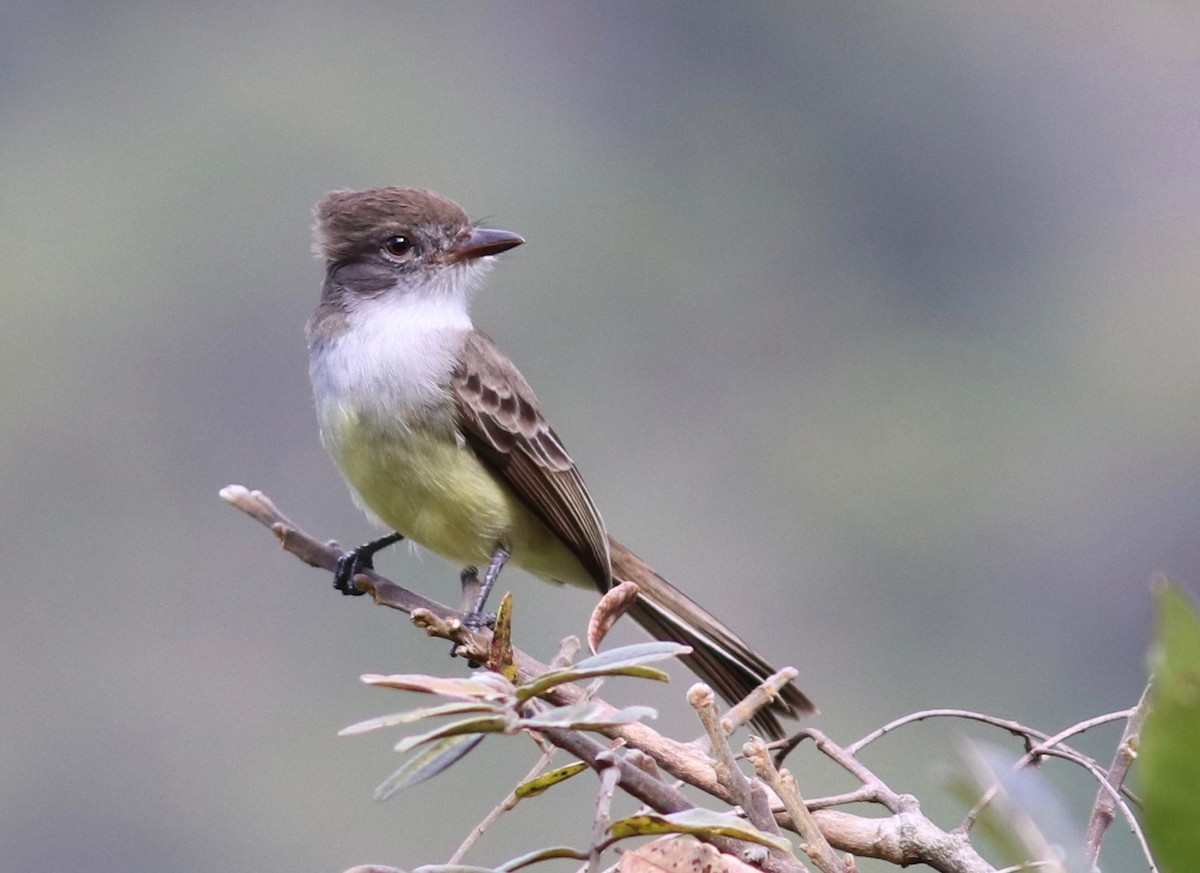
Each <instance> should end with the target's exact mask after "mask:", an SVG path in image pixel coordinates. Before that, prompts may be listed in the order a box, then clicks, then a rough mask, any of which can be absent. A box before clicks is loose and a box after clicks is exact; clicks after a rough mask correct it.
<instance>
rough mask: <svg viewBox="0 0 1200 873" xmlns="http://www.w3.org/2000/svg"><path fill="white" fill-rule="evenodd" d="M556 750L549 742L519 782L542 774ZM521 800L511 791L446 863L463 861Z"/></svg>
mask: <svg viewBox="0 0 1200 873" xmlns="http://www.w3.org/2000/svg"><path fill="white" fill-rule="evenodd" d="M555 751H556V749H555V748H554V746H551V745H548V744H547V745H546V746H545V748H543V749H542V754H541V756H539V757H538V760H537V763H536V764H534V765H533V768H532V769H531V770H530V771H529V772H528V773H527V774H525V778H523V779H522V780H521V782H520V783H518V784H523V783H525V782H528V781H529V780H530V779H534V778H536V777H537V776H538V775H540V774H541V772H542V771H543V770H545V769H546V766H547V765H548V764H549V763H550V759H551V758H553V757H554V753H555ZM520 800H521V798H519V797H517V793H516V791H510V792H509V794H508V797H506V798H504V799H503V800H502V801H500V803H499V804H497V806H496V807H495V809H493V810H492V811H491V812H489V813H488V814H487V815H486V816H484V819H483V821H481V822H480V823H479V824H477V825H475V827H474V828H472V830H471V833H469V834H468V835H467V838H466V839H465V840H463V842H462V845H461V846H459V847H458V849H457V850H455V852H454V854H453V855H451V856H450V860H449V861H447V862H446V863H447V864H457V863H459V862H460V861H462V859H463V857H464V856H465V855H466V854H467V852H469V851H470V850H471V847H472V846H474V845H475V844H476V843H477V842H479V838H480V837H482V836H483V835H484V834H485V833H487V829H488V828H490V827H491V826H492V825H494V824H495V823H496V822H497V821H498V820H499V819H500V816H502V815H504V813H506V812H508V811H509V810H511V809H512V808H513V807H514V806H516V805H517V804H518V803H519V802H520Z"/></svg>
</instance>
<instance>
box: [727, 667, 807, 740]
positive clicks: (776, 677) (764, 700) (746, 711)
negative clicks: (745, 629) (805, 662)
mask: <svg viewBox="0 0 1200 873" xmlns="http://www.w3.org/2000/svg"><path fill="white" fill-rule="evenodd" d="M799 675H800V671H799V670H797V669H796V668H795V667H784V668H783V669H782V670H779V671H777V672H775V673H772V674H771V675H770V676H768V677H767V678H766V679H764V680H763V681H762V682H760V683H759V684H758V686H757V687H756V688H755V689H754V690H753V691H751V692H750V693H749V694H747V695H746V696H745V697H744V698H742V699H741V700H739V701H738V702H737V704H736V705H735V706H733V707H730V709H729V711H728V712H726V713H725V715H724V717H723V718H722V719H721V721H722V722H724V723H725V733H726V734H732V733H733V732H734V731H736V730H737V729H738V728H740V727H742V726H744V725H747V724H749V723H750V722H751V720H753V718H754V716H755V715H757V714H758V712H759V710H761V709H763V708H764V707H766V706H770V704H771V703H772V702H773V701H774V700H775V699H776V698H777V697H779V692H781V691H782V690H783V689H784V686H786V685H787V684H788V683H789V682H791V681H792V680H793V679H795V678H796V677H798V676H799Z"/></svg>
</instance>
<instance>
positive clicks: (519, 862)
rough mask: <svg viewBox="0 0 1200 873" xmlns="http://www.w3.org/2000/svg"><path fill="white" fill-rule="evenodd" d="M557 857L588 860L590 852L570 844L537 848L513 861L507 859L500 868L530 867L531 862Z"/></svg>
mask: <svg viewBox="0 0 1200 873" xmlns="http://www.w3.org/2000/svg"><path fill="white" fill-rule="evenodd" d="M555 858H568V859H570V860H572V861H586V860H587V859H588V853H587V852H581V851H579V850H578V849H572V848H571V847H570V846H552V847H550V848H548V849H537V850H535V851H532V852H529V853H527V854H525V855H520V856H518V857H516V858H513V859H512V860H511V861H505V862H504V863H503V864H501V865H500V869H501V870H505V871H512V870H520V869H521V868H522V867H528V866H529V865H530V864H537V863H539V862H541V861H552V860H554V859H555Z"/></svg>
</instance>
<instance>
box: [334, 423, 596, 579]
mask: <svg viewBox="0 0 1200 873" xmlns="http://www.w3.org/2000/svg"><path fill="white" fill-rule="evenodd" d="M327 424H329V425H331V426H329V427H324V428H323V429H322V430H323V433H324V436H325V441H326V445H327V446H328V448H329V450H330V453H331V454H332V456H333V459H334V461H335V463H336V464H337V465H338V468H339V469H340V470H341V472H342V475H343V476H345V477H346V480H347V481H348V482H349V483H350V485H351V487H352V488H353V489H354V490H355V492H357V495H358V497H359V499H360V500H361V501H362V503H363V505H364V506H365V507H366V508H367V509H368V510H370V511H371V512H372V513H374V514H375V515H376V516H377V517H378V518H379V519H380V520H381V521H382V522H383V523H384V524H385V525H387V526H388V527H390V528H392V529H393V530H395V531H398V532H399V533H401V534H403V535H404V536H405V537H406V538H408V539H410V540H412V541H413V542H415V543H417V544H418V545H421V546H424V547H425V548H427V549H429V550H431V551H433V552H436V553H438V554H439V555H442V556H443V557H446V558H448V559H449V560H451V561H453V562H454V563H455V564H457V565H459V566H460V567H464V566H474V567H486V566H487V565H488V563H489V561H490V560H491V558H492V555H493V553H494V552H495V550H496V547H497V546H503V547H504V548H505V549H507V550H508V552H509V553H510V555H511V561H512V562H513V563H515V564H517V565H518V566H520V567H523V568H524V569H526V570H528V571H529V572H531V573H533V574H534V575H536V576H540V577H541V578H543V579H547V580H550V581H555V582H568V583H572V584H577V585H585V586H591V585H592V584H594V583H593V582H592V580H591V577H590V576H589V575H588V573H587V572H586V571H585V570H584V569H583V566H582V565H581V564H580V563H579V561H578V560H577V559H576V558H575V556H574V555H573V554H571V552H570V551H569V550H568V549H567V548H566V547H565V546H563V545H562V543H561V541H560V540H559V539H558V538H557V537H555V536H554V535H553V534H552V533H550V531H549V530H548V529H547V528H546V526H545V525H544V524H542V522H541V520H540V519H539V518H538V517H537V516H536V515H534V514H533V512H532V511H530V510H529V508H528V507H526V505H525V504H524V503H522V502H521V500H520V499H519V498H518V497H517V496H516V495H514V494H513V493H512V491H511V490H509V488H508V487H507V486H506V485H505V484H504V482H503V480H502V479H501V478H500V477H499V476H498V475H497V474H496V473H494V472H493V471H492V470H491V469H490V468H489V467H487V466H486V465H485V464H484V463H483V461H481V460H480V458H479V456H478V455H476V453H475V452H474V450H472V449H471V448H470V447H469V446H467V445H465V444H464V443H463V442H462V441H461V439H459V438H458V437H457V434H456V433H455V432H454V431H453V430H452V429H442V428H418V429H399V428H390V429H386V430H385V429H381V428H379V427H377V426H371V425H370V424H368V423H367V422H365V421H363V420H362V419H359V418H358V417H357V416H345V417H344V418H342V420H341V421H338V422H329V423H327Z"/></svg>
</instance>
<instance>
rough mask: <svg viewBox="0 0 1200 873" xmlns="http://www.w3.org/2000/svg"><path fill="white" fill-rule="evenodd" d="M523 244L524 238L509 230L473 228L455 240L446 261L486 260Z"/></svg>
mask: <svg viewBox="0 0 1200 873" xmlns="http://www.w3.org/2000/svg"><path fill="white" fill-rule="evenodd" d="M523 242H525V240H524V238H522V237H519V236H517V235H516V234H515V233H509V232H508V231H507V230H491V229H490V228H486V227H473V228H471V230H470V231H468V232H467V233H465V234H463V235H462V236H460V237H459V238H458V239H457V240H455V242H454V246H453V248H451V249H450V251H449V252H448V253H447V255H446V260H448V261H451V262H456V261H472V260H474V259H475V258H486V257H488V256H490V255H498V254H500V253H501V252H506V251H508V250H509V249H512V248H516V247H517V246H519V245H520V244H521V243H523Z"/></svg>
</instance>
